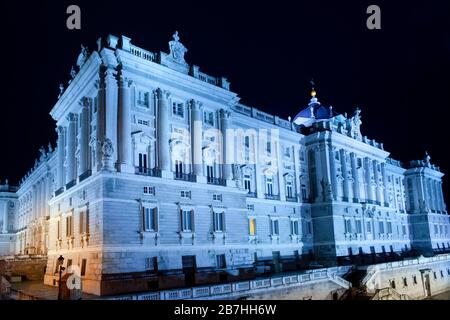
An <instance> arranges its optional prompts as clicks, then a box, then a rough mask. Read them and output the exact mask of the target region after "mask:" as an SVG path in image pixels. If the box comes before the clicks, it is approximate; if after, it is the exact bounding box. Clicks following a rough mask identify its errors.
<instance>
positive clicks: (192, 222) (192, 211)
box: [191, 210, 195, 232]
mask: <svg viewBox="0 0 450 320" xmlns="http://www.w3.org/2000/svg"><path fill="white" fill-rule="evenodd" d="M194 226H195V222H194V210H191V231H192V232H194V230H195V228H194Z"/></svg>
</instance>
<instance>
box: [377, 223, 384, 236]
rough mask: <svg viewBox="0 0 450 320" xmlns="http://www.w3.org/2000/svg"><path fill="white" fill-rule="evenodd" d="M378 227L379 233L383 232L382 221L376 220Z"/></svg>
mask: <svg viewBox="0 0 450 320" xmlns="http://www.w3.org/2000/svg"><path fill="white" fill-rule="evenodd" d="M378 228H379V229H380V233H384V222H383V221H379V222H378Z"/></svg>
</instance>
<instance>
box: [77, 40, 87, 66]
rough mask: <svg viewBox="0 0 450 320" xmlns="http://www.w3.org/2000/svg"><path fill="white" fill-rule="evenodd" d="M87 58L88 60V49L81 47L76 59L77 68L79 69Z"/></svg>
mask: <svg viewBox="0 0 450 320" xmlns="http://www.w3.org/2000/svg"><path fill="white" fill-rule="evenodd" d="M87 58H88V48H87V47H85V46H83V45H81V52H80V54H79V55H78V59H77V67H78V68H80V69H81V67H82V66H83V64H84V63H85V62H86V60H87Z"/></svg>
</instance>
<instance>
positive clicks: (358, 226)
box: [356, 220, 362, 234]
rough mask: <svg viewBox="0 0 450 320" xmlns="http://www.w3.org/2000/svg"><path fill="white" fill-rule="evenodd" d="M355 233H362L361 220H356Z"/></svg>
mask: <svg viewBox="0 0 450 320" xmlns="http://www.w3.org/2000/svg"><path fill="white" fill-rule="evenodd" d="M356 233H359V234H361V233H362V226H361V220H356Z"/></svg>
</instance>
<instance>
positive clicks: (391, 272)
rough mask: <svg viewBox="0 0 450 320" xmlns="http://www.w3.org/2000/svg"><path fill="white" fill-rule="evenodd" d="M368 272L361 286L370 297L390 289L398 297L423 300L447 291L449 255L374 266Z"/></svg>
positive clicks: (448, 288) (449, 274)
mask: <svg viewBox="0 0 450 320" xmlns="http://www.w3.org/2000/svg"><path fill="white" fill-rule="evenodd" d="M367 271H368V275H367V276H366V278H365V281H364V282H363V284H364V285H365V286H366V288H367V291H368V292H370V293H375V292H377V290H380V289H383V288H387V287H391V288H393V289H395V290H396V291H397V292H398V293H400V294H406V295H408V296H410V297H411V298H414V299H423V298H426V297H429V296H432V295H436V294H438V293H441V292H443V291H448V290H450V254H444V255H438V256H435V257H431V258H424V257H420V258H417V259H410V260H405V261H397V262H390V263H382V264H377V265H373V266H370V267H369V268H368V269H367Z"/></svg>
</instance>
